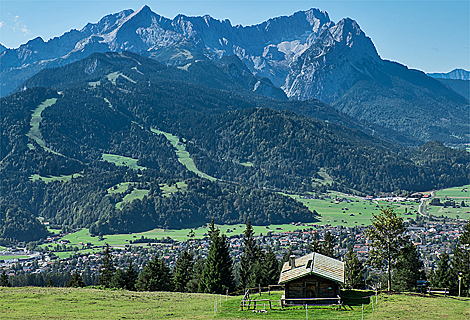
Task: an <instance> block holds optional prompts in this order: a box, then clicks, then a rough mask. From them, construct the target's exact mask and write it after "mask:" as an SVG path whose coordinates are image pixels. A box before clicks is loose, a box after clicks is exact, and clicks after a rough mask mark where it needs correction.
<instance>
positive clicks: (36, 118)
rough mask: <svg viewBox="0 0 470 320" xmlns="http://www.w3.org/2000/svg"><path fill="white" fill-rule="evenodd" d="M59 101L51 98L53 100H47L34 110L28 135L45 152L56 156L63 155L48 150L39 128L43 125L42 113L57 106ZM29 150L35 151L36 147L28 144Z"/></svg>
mask: <svg viewBox="0 0 470 320" xmlns="http://www.w3.org/2000/svg"><path fill="white" fill-rule="evenodd" d="M56 101H57V98H51V99H47V100H46V101H44V102H42V103H41V104H40V105H39V106H38V107H37V108H36V109H34V111H33V113H32V114H31V121H30V126H31V127H30V128H29V132H28V133H27V134H26V136H27V137H28V138H31V139H32V140H34V141H36V143H37V144H38V145H39V146H40V147H41V148H43V149H44V150H46V151H48V152H51V153H54V154H57V155H61V154H60V153H58V152H56V151H54V150H52V149H50V148H48V147H47V146H46V142H45V141H44V139H43V137H42V134H41V129H39V126H40V124H41V121H42V112H43V111H44V110H45V109H46V108H48V107H50V106H52V105H53V104H55V103H56ZM28 148H29V149H30V150H33V149H34V145H33V144H31V143H28Z"/></svg>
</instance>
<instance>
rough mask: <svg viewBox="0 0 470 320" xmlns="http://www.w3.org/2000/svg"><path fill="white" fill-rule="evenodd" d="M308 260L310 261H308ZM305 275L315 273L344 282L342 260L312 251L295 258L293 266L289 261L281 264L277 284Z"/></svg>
mask: <svg viewBox="0 0 470 320" xmlns="http://www.w3.org/2000/svg"><path fill="white" fill-rule="evenodd" d="M309 261H311V262H310V263H309ZM307 275H317V276H319V277H322V278H325V279H330V280H332V281H335V282H339V283H342V284H344V262H342V261H339V260H336V259H333V258H330V257H327V256H324V255H322V254H319V253H316V252H313V253H309V254H307V255H305V256H303V257H300V258H297V259H295V268H291V266H290V265H289V262H286V263H284V265H283V266H282V271H281V276H280V278H279V284H284V283H286V282H289V281H292V280H294V279H298V278H302V277H304V276H307Z"/></svg>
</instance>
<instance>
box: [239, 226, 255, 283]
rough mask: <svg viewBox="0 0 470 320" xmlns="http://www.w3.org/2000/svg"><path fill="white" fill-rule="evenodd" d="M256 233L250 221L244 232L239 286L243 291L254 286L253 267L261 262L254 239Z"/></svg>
mask: <svg viewBox="0 0 470 320" xmlns="http://www.w3.org/2000/svg"><path fill="white" fill-rule="evenodd" d="M254 234H255V233H254V231H253V227H252V226H251V221H250V219H248V221H247V223H246V228H245V231H244V232H243V244H244V248H243V255H242V257H241V259H240V271H239V277H238V286H239V287H240V288H242V289H244V288H246V287H250V286H253V284H252V283H250V282H252V281H253V280H255V279H253V275H252V273H253V270H252V269H253V265H254V263H255V262H256V261H258V260H259V257H257V254H258V248H257V246H256V241H255V239H254Z"/></svg>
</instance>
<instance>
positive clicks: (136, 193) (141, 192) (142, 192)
mask: <svg viewBox="0 0 470 320" xmlns="http://www.w3.org/2000/svg"><path fill="white" fill-rule="evenodd" d="M149 191H150V190H147V189H134V190H132V192H131V193H129V194H126V195H125V196H124V198H123V199H122V201H121V202H118V203H116V208H118V209H122V206H123V205H124V204H125V203H129V202H132V201H134V200H136V199H139V200H142V199H143V198H144V197H145V196H148V194H149Z"/></svg>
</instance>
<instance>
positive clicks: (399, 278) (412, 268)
mask: <svg viewBox="0 0 470 320" xmlns="http://www.w3.org/2000/svg"><path fill="white" fill-rule="evenodd" d="M425 279H426V274H425V272H424V264H423V261H421V259H420V254H419V251H418V248H417V247H416V246H415V245H414V244H413V243H412V242H411V241H408V242H407V243H406V244H405V246H404V247H403V248H402V249H401V250H400V252H399V255H398V259H397V263H396V264H395V269H394V270H393V276H392V283H393V288H394V289H395V290H398V291H412V290H413V289H415V288H416V286H417V281H418V280H425Z"/></svg>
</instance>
